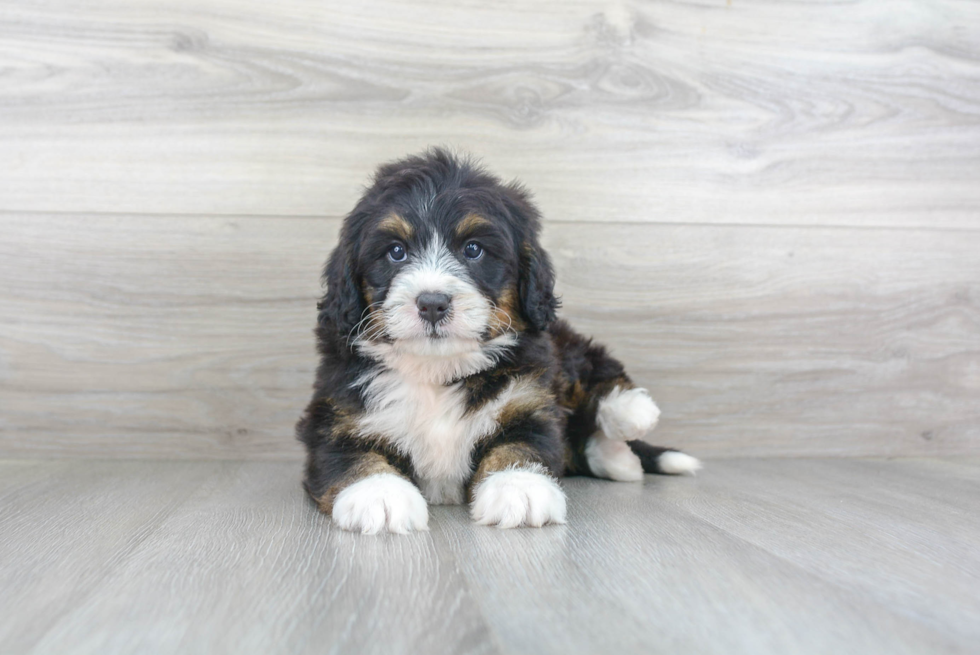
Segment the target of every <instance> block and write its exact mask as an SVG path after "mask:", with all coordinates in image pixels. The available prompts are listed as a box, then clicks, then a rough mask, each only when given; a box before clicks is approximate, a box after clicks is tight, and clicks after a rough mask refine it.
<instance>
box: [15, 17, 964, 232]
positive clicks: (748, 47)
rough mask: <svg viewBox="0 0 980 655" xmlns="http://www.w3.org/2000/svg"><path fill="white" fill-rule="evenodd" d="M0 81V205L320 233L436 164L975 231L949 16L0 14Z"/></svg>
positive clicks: (605, 190) (582, 190)
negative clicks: (389, 180) (267, 219)
mask: <svg viewBox="0 0 980 655" xmlns="http://www.w3.org/2000/svg"><path fill="white" fill-rule="evenodd" d="M0 81H2V84H0V170H3V171H4V174H3V175H2V176H0V210H8V211H10V210H17V211H26V210H30V211H46V212H47V211H54V212H61V211H67V212H112V213H118V212H122V213H126V212H131V213H137V212H150V213H192V214H265V215H315V216H320V215H334V216H335V215H341V214H343V213H344V212H346V211H348V210H349V208H350V207H351V206H352V204H353V201H354V199H355V197H356V196H357V194H358V192H359V188H360V185H361V184H362V183H363V182H364V181H365V180H366V179H367V177H368V175H369V173H370V172H371V171H372V170H373V169H374V167H375V166H376V165H377V164H378V163H379V162H380V161H383V160H387V159H390V158H393V157H398V156H402V155H404V154H405V153H407V152H411V151H415V150H418V149H420V148H423V147H425V146H429V145H433V144H449V145H454V146H457V147H460V148H462V149H465V150H468V151H472V152H474V153H476V154H478V155H480V156H483V157H485V158H486V160H487V161H488V163H490V164H491V165H492V167H493V168H494V169H495V170H497V171H499V172H500V173H502V174H504V175H506V176H517V177H520V178H522V179H523V180H524V181H525V182H526V183H527V184H528V185H529V186H530V188H531V189H533V190H534V191H535V192H536V193H537V195H538V197H539V199H540V202H541V205H542V207H543V209H544V211H545V215H546V216H547V217H549V218H552V219H561V220H568V221H580V220H583V221H633V222H650V221H653V222H699V223H704V222H711V223H750V224H774V225H784V224H824V225H827V224H832V225H842V224H846V225H865V226H867V225H878V226H894V225H905V226H910V225H914V226H923V227H931V226H946V227H972V228H975V227H977V225H978V223H977V216H978V211H980V185H977V184H976V180H977V179H978V178H980V156H978V154H977V153H978V149H980V8H978V6H977V4H976V3H974V2H970V1H969V0H944V1H943V2H931V1H929V0H918V1H915V0H907V1H904V2H901V3H900V4H898V5H896V4H895V3H894V2H889V1H886V0H867V1H860V2H850V3H847V4H845V5H840V4H837V3H826V2H818V1H806V2H794V3H789V4H787V3H778V2H757V1H754V0H733V1H728V2H723V1H722V0H717V1H711V2H708V1H699V0H698V1H696V0H690V1H685V2H652V3H646V2H643V3H641V2H605V1H599V0H587V1H572V2H548V3H523V2H514V1H511V2H498V3H493V4H492V5H489V4H488V5H485V6H481V5H479V4H474V3H465V4H460V3H457V2H454V1H451V0H424V1H417V2H413V3H404V2H400V1H397V0H372V1H370V2H360V3H349V2H347V3H339V2H312V1H310V0H284V1H283V2H277V3H268V2H260V1H257V0H247V1H241V2H224V1H222V0H205V1H201V0H193V1H191V0H176V1H175V0H147V1H146V2H140V3H137V4H132V3H130V4H126V3H122V4H120V3H107V4H106V3H102V4H96V5H84V6H83V5H78V4H69V3H65V2H44V3H41V2H17V3H5V4H4V6H3V7H2V8H0Z"/></svg>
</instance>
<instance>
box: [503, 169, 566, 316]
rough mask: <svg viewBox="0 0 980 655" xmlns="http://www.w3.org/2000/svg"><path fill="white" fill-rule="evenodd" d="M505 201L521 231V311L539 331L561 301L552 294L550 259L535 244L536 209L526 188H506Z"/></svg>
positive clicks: (553, 288)
mask: <svg viewBox="0 0 980 655" xmlns="http://www.w3.org/2000/svg"><path fill="white" fill-rule="evenodd" d="M505 203H506V205H507V208H508V210H509V211H510V213H511V216H512V217H513V219H514V221H515V222H516V223H517V227H518V231H519V233H523V234H524V239H523V243H521V244H520V263H519V268H518V280H517V292H518V294H519V295H520V300H521V314H523V318H524V320H525V321H526V322H527V324H528V326H529V327H530V328H531V329H532V330H535V331H542V330H545V329H547V327H548V325H550V324H551V323H552V321H554V320H555V319H557V318H558V316H557V314H556V311H557V309H558V307H559V306H560V305H561V302H560V301H559V300H558V298H556V297H555V270H554V268H552V266H551V259H550V258H549V257H548V253H546V252H545V251H544V248H542V247H541V244H540V243H538V231H539V229H540V218H539V215H538V210H537V209H536V208H535V207H534V205H533V204H531V200H530V198H529V197H528V193H527V191H525V190H524V189H523V188H522V187H521V186H519V185H517V184H512V185H510V186H509V187H507V193H506V196H505Z"/></svg>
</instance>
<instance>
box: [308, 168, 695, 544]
mask: <svg viewBox="0 0 980 655" xmlns="http://www.w3.org/2000/svg"><path fill="white" fill-rule="evenodd" d="M539 229H540V217H539V214H538V211H537V209H536V208H535V207H534V205H533V204H532V203H531V200H530V198H529V196H528V193H527V192H526V191H524V189H523V188H522V187H521V186H520V185H518V184H516V183H513V184H507V185H505V184H502V183H501V182H500V180H499V179H497V178H496V177H494V176H492V175H490V174H488V173H487V172H485V171H484V170H482V169H481V168H480V167H478V166H476V165H474V164H473V163H471V162H469V161H463V160H460V159H458V158H456V157H454V156H453V155H451V154H449V153H447V152H446V151H444V150H438V149H436V150H431V151H429V152H427V153H425V154H423V155H420V156H414V157H408V158H406V159H403V160H401V161H396V162H394V163H390V164H386V165H384V166H382V167H381V168H380V169H378V171H377V174H376V175H375V178H374V183H373V185H372V186H371V187H370V188H369V189H368V190H367V192H366V193H365V194H364V196H363V197H362V198H361V199H360V201H359V202H358V203H357V206H356V207H355V208H354V210H353V211H352V212H351V213H350V215H349V216H347V218H346V219H345V220H344V225H343V228H342V230H341V233H340V242H339V244H338V245H337V247H336V249H335V250H334V251H333V253H332V254H331V255H330V258H329V261H328V262H327V265H326V270H325V271H324V274H323V276H324V280H325V282H326V284H327V292H326V295H325V296H324V297H323V299H322V301H321V302H320V303H319V305H318V307H319V309H320V312H319V316H318V326H317V328H316V338H317V343H318V346H319V351H320V355H321V361H320V366H319V368H318V370H317V377H316V383H315V385H314V393H313V399H312V400H311V401H310V404H309V406H308V407H307V408H306V411H305V413H304V415H303V417H302V418H301V419H300V421H299V424H298V425H297V428H296V430H297V435H298V437H299V439H300V440H301V441H302V442H303V443H304V444H305V445H306V449H307V462H306V480H305V487H306V490H307V492H308V493H309V494H310V496H311V497H312V498H313V500H314V501H316V503H317V504H318V506H319V508H320V509H321V510H322V511H323V512H325V513H327V514H330V515H331V516H332V517H333V521H334V522H335V523H336V524H337V525H339V526H340V527H341V528H344V529H346V530H354V531H359V532H364V533H369V534H374V533H377V532H380V531H384V530H387V531H389V532H397V533H406V532H409V531H412V530H425V529H427V524H428V507H427V503H435V504H450V503H463V502H467V503H469V505H470V512H471V516H472V518H473V520H474V521H476V522H477V523H479V524H481V525H495V526H497V527H500V528H513V527H517V526H535V527H538V526H542V525H545V524H547V523H563V522H564V521H565V495H564V493H563V492H562V489H561V487H560V486H559V484H558V478H559V477H561V476H562V475H576V474H580V475H592V476H596V477H600V478H608V479H610V480H622V481H635V480H640V479H641V478H642V477H643V474H644V472H648V473H672V474H679V473H693V472H694V471H695V470H697V469H698V468H700V463H699V462H698V460H697V459H695V458H693V457H690V456H689V455H685V454H683V453H680V452H678V451H676V450H671V449H668V448H659V447H655V446H651V445H649V444H647V443H645V442H644V441H641V440H640V439H642V438H643V437H644V435H646V434H647V432H649V431H650V430H651V429H652V428H653V427H654V426H655V425H656V424H657V418H658V416H659V415H660V411H659V410H658V409H657V406H656V405H655V404H654V402H653V400H651V398H650V396H649V395H648V394H647V391H646V390H645V389H641V388H638V387H636V386H635V385H634V384H633V382H632V381H631V380H630V378H629V377H628V376H627V375H626V373H625V371H624V370H623V365H622V364H621V363H620V362H619V361H617V360H616V359H613V358H612V357H610V356H609V354H608V353H606V351H605V349H604V348H603V347H602V346H599V345H596V344H594V343H592V342H591V340H590V339H587V338H585V337H583V336H581V335H579V334H578V333H576V332H575V331H574V330H572V328H571V327H569V326H568V324H567V323H565V322H564V321H562V320H559V319H557V317H556V314H555V312H556V310H557V309H558V304H559V303H558V300H557V298H555V295H554V293H553V287H554V273H553V270H552V267H551V263H550V261H549V258H548V255H547V254H546V253H545V251H544V250H543V249H542V248H541V246H540V244H539V243H538V232H539Z"/></svg>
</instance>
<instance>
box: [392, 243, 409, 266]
mask: <svg viewBox="0 0 980 655" xmlns="http://www.w3.org/2000/svg"><path fill="white" fill-rule="evenodd" d="M407 257H408V253H407V252H405V246H403V245H402V244H400V243H393V244H391V247H389V248H388V259H390V260H391V261H393V262H395V263H397V262H403V261H405V259H406V258H407Z"/></svg>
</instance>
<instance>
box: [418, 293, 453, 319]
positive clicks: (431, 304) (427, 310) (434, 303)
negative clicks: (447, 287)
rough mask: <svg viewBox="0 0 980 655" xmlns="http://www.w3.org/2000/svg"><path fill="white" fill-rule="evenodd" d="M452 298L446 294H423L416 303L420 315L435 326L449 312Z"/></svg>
mask: <svg viewBox="0 0 980 655" xmlns="http://www.w3.org/2000/svg"><path fill="white" fill-rule="evenodd" d="M451 301H452V298H450V297H449V296H447V295H446V294H444V293H422V294H419V297H418V299H417V300H416V301H415V306H416V307H418V308H419V315H420V316H422V318H424V319H425V320H427V321H428V322H429V323H432V324H433V325H435V324H436V323H438V322H439V321H440V320H442V317H443V316H445V315H446V312H448V311H449V305H450V302H451Z"/></svg>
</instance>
